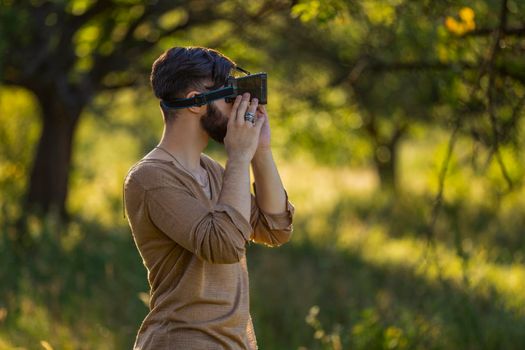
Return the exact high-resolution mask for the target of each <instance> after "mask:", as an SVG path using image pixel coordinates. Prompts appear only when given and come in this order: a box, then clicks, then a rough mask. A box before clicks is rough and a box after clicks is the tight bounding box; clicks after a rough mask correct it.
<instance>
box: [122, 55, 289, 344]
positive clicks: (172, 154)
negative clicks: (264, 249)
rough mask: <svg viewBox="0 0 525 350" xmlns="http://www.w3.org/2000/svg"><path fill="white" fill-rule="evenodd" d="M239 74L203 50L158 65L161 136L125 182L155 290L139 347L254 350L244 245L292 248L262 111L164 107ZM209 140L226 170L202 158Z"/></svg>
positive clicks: (154, 75) (242, 106)
mask: <svg viewBox="0 0 525 350" xmlns="http://www.w3.org/2000/svg"><path fill="white" fill-rule="evenodd" d="M235 68H236V66H235V64H234V62H233V61H231V60H230V59H228V58H227V57H225V56H223V55H222V54H220V53H219V52H217V51H215V50H211V49H206V48H199V47H191V48H172V49H170V50H168V51H166V52H165V53H163V54H162V55H161V56H160V57H159V58H158V59H157V60H156V61H155V63H154V64H153V69H152V72H151V85H152V87H153V91H154V93H155V96H156V97H157V98H159V99H160V100H161V101H162V103H161V107H162V108H161V110H162V114H163V117H164V122H165V125H164V133H163V135H162V139H161V140H160V143H159V144H158V146H157V147H155V148H154V149H153V150H152V151H151V152H150V153H149V154H147V155H146V156H145V157H144V158H143V159H141V160H140V161H139V162H138V163H137V164H135V165H134V166H133V167H132V168H131V169H130V171H129V173H128V176H127V177H126V180H125V204H126V210H127V213H128V218H129V223H130V226H131V229H132V233H133V238H134V240H135V243H136V245H137V248H138V250H139V252H140V254H141V256H142V259H143V262H144V265H145V266H146V268H147V270H148V281H149V284H150V288H151V291H150V303H149V307H150V312H149V313H148V315H147V316H146V318H145V319H144V321H143V323H142V325H141V327H140V330H139V332H138V335H137V339H136V341H135V349H181V350H188V349H190V350H191V349H199V350H200V349H221V350H222V349H257V343H256V339H255V333H254V330H253V324H252V321H251V317H250V312H249V294H248V292H249V285H248V271H247V265H246V256H245V246H246V243H247V242H250V241H253V242H257V243H263V244H266V245H269V246H274V247H275V246H279V245H281V244H283V243H285V242H287V241H288V240H289V239H290V235H291V233H292V217H293V211H294V209H293V206H292V205H291V204H290V203H289V202H288V198H287V195H286V192H285V190H284V188H283V185H282V182H281V179H280V177H279V173H278V171H277V168H276V166H275V163H274V160H273V157H272V151H271V146H270V125H269V122H268V115H267V113H266V109H265V108H264V106H262V105H258V101H257V99H251V100H250V96H249V94H245V95H242V96H237V98H236V99H235V101H234V102H233V103H228V102H226V100H225V99H224V98H223V99H219V100H215V101H213V102H211V103H207V104H205V105H199V104H193V105H191V106H188V107H186V108H179V109H172V108H169V107H167V106H169V104H168V102H166V101H171V102H173V101H179V102H180V101H192V99H194V98H195V96H197V95H199V94H202V93H206V92H209V91H214V90H216V89H219V88H221V87H224V85H225V82H226V81H227V78H228V76H229V75H230V74H231V72H232V71H234V70H235ZM164 102H166V103H164ZM254 116H255V118H254ZM210 137H212V138H214V139H215V140H217V141H219V142H223V143H224V146H225V149H226V153H227V157H228V159H227V162H226V166H225V168H222V166H221V165H219V164H218V163H217V162H215V161H214V160H212V159H211V158H209V157H208V156H206V155H203V154H202V151H203V150H204V149H205V148H206V146H207V144H208V140H209V138H210ZM250 164H251V166H252V169H253V174H254V178H255V189H256V195H255V196H252V195H251V193H250V172H249V169H250Z"/></svg>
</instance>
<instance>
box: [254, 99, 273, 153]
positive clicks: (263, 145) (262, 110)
mask: <svg viewBox="0 0 525 350" xmlns="http://www.w3.org/2000/svg"><path fill="white" fill-rule="evenodd" d="M257 117H258V118H263V119H264V124H263V125H262V128H261V133H260V134H259V145H258V146H257V152H259V151H266V150H270V147H271V145H270V138H271V133H270V122H269V120H268V113H267V112H266V106H263V105H259V106H257Z"/></svg>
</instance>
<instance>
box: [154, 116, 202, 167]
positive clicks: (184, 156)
mask: <svg viewBox="0 0 525 350" xmlns="http://www.w3.org/2000/svg"><path fill="white" fill-rule="evenodd" d="M207 144H208V136H207V135H206V134H205V133H204V132H203V131H202V130H200V129H199V128H187V127H186V128H177V127H175V126H172V127H164V132H163V134H162V139H161V140H160V143H159V146H160V147H162V148H163V149H164V150H166V151H168V152H169V153H170V154H171V155H172V156H173V157H175V158H176V159H177V161H178V162H180V163H181V164H182V166H183V167H184V168H185V169H186V170H188V171H191V172H192V173H198V172H199V170H200V168H201V165H200V156H201V153H202V151H204V149H205V148H206V146H207Z"/></svg>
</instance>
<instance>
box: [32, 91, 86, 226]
mask: <svg viewBox="0 0 525 350" xmlns="http://www.w3.org/2000/svg"><path fill="white" fill-rule="evenodd" d="M37 97H38V100H39V102H40V106H41V108H42V121H43V125H42V133H41V135H40V140H39V143H38V148H37V151H36V156H35V158H34V161H33V168H32V170H31V175H30V179H29V189H28V192H27V194H26V198H25V208H26V209H27V210H29V211H31V212H34V213H37V214H41V215H44V214H48V213H50V212H56V213H58V214H59V215H60V217H61V218H62V219H67V210H66V206H65V203H66V198H67V193H68V178H69V169H70V164H71V150H72V143H73V136H74V133H75V130H76V127H77V125H78V119H79V116H80V112H81V110H82V106H80V105H78V104H71V103H67V102H66V101H64V100H61V99H60V96H59V95H58V94H53V93H49V92H48V91H47V92H45V93H37Z"/></svg>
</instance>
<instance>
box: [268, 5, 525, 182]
mask: <svg viewBox="0 0 525 350" xmlns="http://www.w3.org/2000/svg"><path fill="white" fill-rule="evenodd" d="M470 6H471V7H464V6H460V5H455V4H451V3H450V2H430V1H419V2H413V1H403V0H401V1H362V2H345V1H340V0H322V1H301V2H299V3H298V4H296V5H295V6H294V7H293V8H292V18H291V19H289V21H288V22H287V24H286V25H285V26H276V27H275V28H273V29H274V30H275V31H276V33H277V34H274V37H276V38H285V39H284V40H285V41H286V43H285V44H283V42H274V43H273V44H272V45H268V47H269V49H270V50H272V51H273V55H274V56H277V57H280V58H281V60H282V61H283V62H284V63H283V64H284V65H286V71H287V74H288V77H289V78H290V80H291V81H293V83H292V84H290V86H293V88H294V89H295V91H294V92H295V95H296V96H295V97H296V98H304V99H305V100H306V101H308V102H309V106H310V108H311V109H312V110H314V112H313V113H311V116H310V118H317V115H318V114H319V113H320V112H321V111H329V113H338V111H341V110H345V113H346V114H351V113H354V111H355V109H357V110H358V111H359V114H360V116H361V119H362V124H361V126H360V127H359V128H357V129H355V128H350V127H347V128H346V129H345V130H346V133H347V135H348V136H350V135H352V136H354V137H355V136H356V135H362V136H363V137H365V138H366V139H367V140H368V143H369V144H370V145H371V147H370V148H371V155H370V157H369V159H370V160H371V161H372V164H374V165H375V168H376V170H377V173H378V177H379V179H380V180H381V184H382V185H383V188H393V189H395V187H396V183H397V180H396V179H397V177H398V175H397V171H396V168H397V166H396V161H397V157H396V155H397V153H398V147H399V144H400V142H401V141H402V139H403V138H404V137H405V136H406V135H407V134H408V133H410V131H411V129H412V126H413V125H427V126H438V125H439V126H441V127H442V128H446V129H447V128H448V129H450V130H451V131H453V130H454V129H456V128H457V129H459V131H460V133H462V134H463V135H467V136H469V137H471V139H472V142H475V143H479V144H480V145H481V146H482V147H484V148H485V149H487V150H488V152H489V154H493V155H494V156H495V157H494V158H492V159H495V160H497V162H498V164H499V165H500V167H501V172H502V176H503V177H504V178H505V179H507V182H509V183H510V182H512V180H511V179H510V176H509V174H508V173H507V172H506V170H505V165H504V162H503V161H502V160H501V156H499V155H498V154H499V152H500V151H499V148H500V146H511V147H514V149H517V150H519V149H520V147H518V146H517V144H518V140H519V139H520V138H519V135H520V133H519V129H518V128H516V126H517V125H519V120H520V118H521V117H522V115H523V112H522V110H523V98H524V96H525V95H524V88H525V75H524V73H523V72H525V64H524V62H523V60H522V59H521V58H520V57H521V52H522V48H521V47H522V44H523V38H524V37H525V22H523V17H520V16H519V14H520V13H523V11H525V7H524V6H523V4H521V3H518V2H515V1H507V0H503V1H497V2H496V1H474V2H471V4H470ZM289 38H293V39H289ZM289 53H291V54H292V55H293V56H294V59H293V61H291V62H294V63H291V64H290V63H289V62H290V61H289V60H287V59H286V57H288V56H289ZM295 62H302V63H303V65H299V64H296V63H295ZM305 66H306V67H308V68H305ZM318 72H325V73H326V74H325V76H322V75H320V74H319V73H318ZM326 75H327V76H328V78H326ZM320 82H321V83H320ZM304 86H312V87H313V89H311V90H308V89H305V88H304ZM325 89H338V90H339V91H342V92H344V94H345V96H346V98H345V100H346V105H347V106H348V107H345V106H342V105H338V106H335V108H334V107H333V106H332V105H331V103H330V102H329V101H328V102H327V101H326V100H323V99H322V98H319V97H318V96H320V95H321V93H320V92H321V91H323V90H325ZM302 117H303V118H304V117H306V115H305V114H303V116H302ZM337 118H339V119H341V115H337ZM331 121H332V123H333V124H334V129H337V128H339V129H340V130H338V131H334V132H335V133H342V132H343V131H341V123H338V122H337V119H336V118H334V119H332V120H331ZM301 125H303V126H304V128H303V129H300V130H297V127H300V126H301ZM295 127H296V131H295V133H296V134H302V135H303V136H302V140H305V139H308V140H309V141H308V142H309V144H311V145H312V144H316V145H318V146H320V145H323V144H324V143H330V145H329V146H326V147H324V146H323V147H318V149H319V150H320V152H324V151H325V149H326V148H329V149H330V150H331V152H330V153H329V157H330V158H331V159H333V158H336V159H337V157H334V155H333V154H334V152H341V153H346V154H350V155H351V154H353V149H351V148H348V147H349V146H350V147H351V145H350V144H341V143H340V141H341V137H334V133H327V132H326V130H324V129H323V131H322V132H320V128H321V127H320V126H317V125H315V123H307V122H304V123H301V124H299V123H296V125H295ZM453 134H454V135H457V134H456V133H453ZM305 135H311V136H310V137H307V136H305ZM330 139H331V140H330ZM337 142H339V143H337ZM312 148H313V147H312ZM314 151H315V149H314ZM325 154H326V153H325ZM319 157H320V158H322V157H323V155H322V154H321V153H320V154H319Z"/></svg>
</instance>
